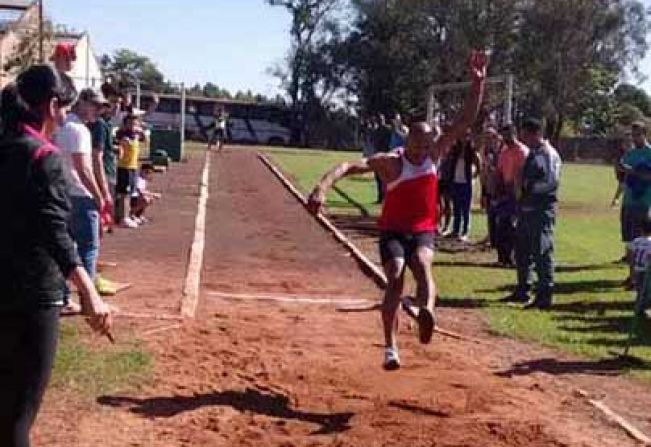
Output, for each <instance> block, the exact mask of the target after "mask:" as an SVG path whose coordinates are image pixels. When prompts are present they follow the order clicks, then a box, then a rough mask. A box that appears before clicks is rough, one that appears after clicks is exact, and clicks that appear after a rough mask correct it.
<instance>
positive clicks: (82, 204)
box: [70, 196, 99, 279]
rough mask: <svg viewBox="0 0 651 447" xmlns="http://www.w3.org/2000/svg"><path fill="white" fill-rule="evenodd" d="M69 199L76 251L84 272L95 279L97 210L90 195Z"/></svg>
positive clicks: (71, 226)
mask: <svg viewBox="0 0 651 447" xmlns="http://www.w3.org/2000/svg"><path fill="white" fill-rule="evenodd" d="M71 201H72V221H71V223H70V228H71V230H72V238H73V239H74V240H75V243H76V244H77V253H79V257H80V258H81V262H82V264H83V266H84V268H85V269H86V273H88V276H90V277H91V279H95V274H96V272H97V258H98V257H99V211H98V210H97V205H95V201H94V200H93V199H91V198H90V197H82V196H73V197H72V198H71Z"/></svg>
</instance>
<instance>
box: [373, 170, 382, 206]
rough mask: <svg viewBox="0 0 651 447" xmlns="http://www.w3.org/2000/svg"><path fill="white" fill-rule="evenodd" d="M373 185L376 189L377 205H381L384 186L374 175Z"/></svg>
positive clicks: (378, 177) (377, 176)
mask: <svg viewBox="0 0 651 447" xmlns="http://www.w3.org/2000/svg"><path fill="white" fill-rule="evenodd" d="M375 185H376V187H377V203H382V202H384V185H383V184H382V180H380V176H379V175H377V174H375Z"/></svg>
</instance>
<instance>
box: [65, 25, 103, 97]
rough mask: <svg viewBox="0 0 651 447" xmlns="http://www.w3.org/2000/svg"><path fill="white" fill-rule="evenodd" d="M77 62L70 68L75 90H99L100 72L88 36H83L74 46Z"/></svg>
mask: <svg viewBox="0 0 651 447" xmlns="http://www.w3.org/2000/svg"><path fill="white" fill-rule="evenodd" d="M75 51H76V53H77V60H76V61H75V63H74V64H73V66H72V71H71V72H70V73H69V75H70V77H71V78H72V80H73V81H74V83H75V87H77V90H78V91H79V90H82V89H84V88H88V87H91V88H94V89H99V88H100V86H101V85H102V72H101V70H100V68H99V63H98V62H97V58H96V57H95V54H94V52H93V48H92V46H91V42H90V38H89V36H88V34H84V35H83V36H82V37H81V39H79V40H78V41H77V44H76V46H75Z"/></svg>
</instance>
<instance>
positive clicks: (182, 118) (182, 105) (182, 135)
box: [179, 83, 185, 157]
mask: <svg viewBox="0 0 651 447" xmlns="http://www.w3.org/2000/svg"><path fill="white" fill-rule="evenodd" d="M179 134H180V136H181V157H183V144H184V142H185V84H184V83H181V131H180V132H179Z"/></svg>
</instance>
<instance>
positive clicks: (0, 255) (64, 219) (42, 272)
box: [0, 128, 80, 312]
mask: <svg viewBox="0 0 651 447" xmlns="http://www.w3.org/2000/svg"><path fill="white" fill-rule="evenodd" d="M0 209H1V210H2V218H0V312H8V311H21V310H29V309H34V308H38V307H49V306H57V305H61V304H62V303H63V300H64V295H65V292H64V284H65V278H66V277H67V276H68V275H69V274H70V272H71V271H72V269H74V268H75V267H76V266H77V265H80V260H79V257H78V255H77V250H76V248H75V245H74V242H73V240H72V237H71V236H70V233H69V230H68V221H69V216H70V201H69V198H68V181H67V175H66V171H65V167H64V162H63V159H62V157H61V155H60V154H59V153H58V151H57V150H56V148H54V146H52V145H51V144H50V143H49V142H47V141H46V140H45V139H44V138H43V137H42V136H40V134H38V133H36V132H35V131H33V130H31V129H29V128H25V132H24V133H22V134H19V135H6V134H5V135H1V136H0Z"/></svg>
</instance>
